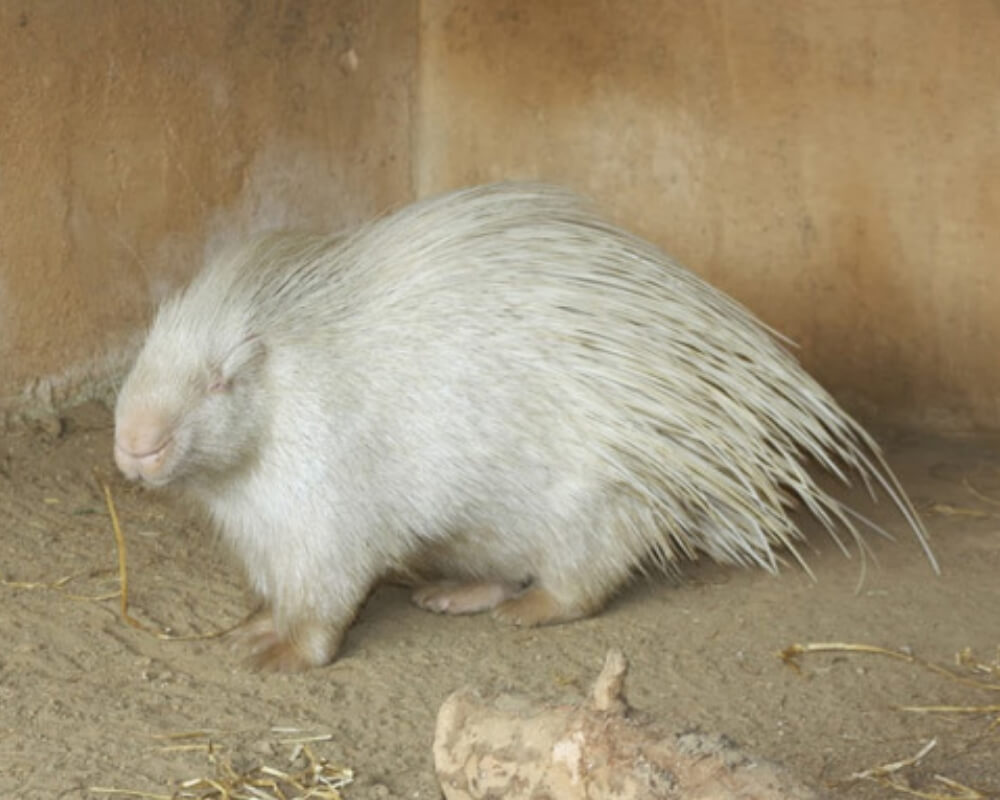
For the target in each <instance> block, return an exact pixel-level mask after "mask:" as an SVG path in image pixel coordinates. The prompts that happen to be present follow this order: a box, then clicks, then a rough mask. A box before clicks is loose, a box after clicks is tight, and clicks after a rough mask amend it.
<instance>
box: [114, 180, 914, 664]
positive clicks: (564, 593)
mask: <svg viewBox="0 0 1000 800" xmlns="http://www.w3.org/2000/svg"><path fill="white" fill-rule="evenodd" d="M115 454H116V458H117V461H118V464H119V466H120V467H121V469H122V470H123V472H124V473H125V474H126V475H128V476H130V477H133V478H136V477H138V478H142V479H144V480H145V481H146V482H148V483H150V484H152V485H156V486H161V485H166V484H176V485H179V486H181V487H183V488H185V489H187V490H189V491H190V492H191V493H193V494H194V495H196V496H198V497H200V498H201V500H203V501H204V503H205V504H206V506H207V508H208V509H209V511H210V512H211V514H212V516H213V517H214V518H215V520H216V521H217V522H218V525H219V527H220V529H221V531H222V533H223V535H224V537H225V538H226V539H227V540H228V541H229V542H230V543H231V544H232V546H233V547H234V549H235V550H236V552H237V553H238V554H239V555H240V556H241V557H242V559H243V561H244V564H245V567H246V570H247V572H248V575H249V578H250V581H251V584H252V586H253V588H254V589H255V591H256V592H257V593H258V594H259V595H260V596H261V597H262V599H263V600H264V601H265V602H266V603H267V605H268V607H269V612H268V613H267V614H265V615H264V616H262V617H260V618H259V619H258V620H257V621H256V622H254V623H252V625H251V626H250V633H249V634H248V636H249V638H250V644H251V648H252V650H253V652H254V654H255V656H256V658H257V660H258V662H259V663H261V664H264V665H270V666H274V667H277V668H284V669H295V668H301V667H305V666H309V665H315V664H321V663H324V662H326V661H328V660H330V659H331V658H333V656H334V655H335V653H336V649H337V646H338V644H339V642H340V639H341V637H342V635H343V633H344V631H345V629H346V627H347V626H348V624H349V622H350V620H351V618H352V616H353V615H354V613H355V611H356V610H357V608H358V607H359V605H360V604H361V603H362V601H363V599H364V597H365V596H366V594H367V592H368V591H369V590H370V588H371V587H372V585H373V583H374V582H375V581H376V580H377V579H379V577H381V576H383V575H384V574H386V573H387V572H389V571H406V570H413V569H415V568H419V569H421V570H426V569H431V570H432V571H433V572H434V574H435V575H436V576H439V577H441V578H449V579H451V580H452V581H453V582H441V583H436V584H431V585H429V586H425V587H423V588H421V589H419V590H418V591H417V593H416V594H415V599H416V600H417V602H419V603H420V604H421V605H424V606H425V607H427V608H431V609H434V610H438V611H449V612H452V613H463V612H472V611H479V610H484V609H487V608H494V609H495V611H494V614H495V616H497V617H498V618H500V619H504V620H507V621H510V622H514V623H517V624H527V625H533V624H541V623H547V622H558V621H563V620H570V619H574V618H576V617H580V616H582V615H586V614H590V613H593V612H595V611H597V610H598V609H599V608H600V607H601V606H602V605H603V604H604V602H605V601H606V600H607V598H608V597H609V595H610V594H611V593H612V592H614V591H615V590H616V589H617V588H618V587H619V586H621V584H622V583H623V582H624V581H625V580H626V579H627V578H628V577H629V575H630V574H632V573H633V572H634V571H635V570H636V569H641V568H642V567H643V566H644V565H648V564H660V565H666V564H670V563H672V562H675V561H676V560H677V559H678V558H680V557H682V556H694V555H695V554H696V553H698V552H701V553H705V554H707V555H708V556H709V557H711V558H712V559H715V560H717V561H723V562H729V563H736V564H753V565H759V566H762V567H765V568H767V569H772V570H773V569H774V568H775V566H776V560H777V556H776V550H777V549H780V548H785V549H788V550H790V551H791V552H792V553H795V552H796V551H795V540H796V538H797V536H798V532H797V530H796V527H795V526H794V525H793V523H792V521H791V519H790V518H789V509H790V507H791V506H792V505H793V503H795V502H801V503H802V504H804V505H805V507H806V508H808V509H809V511H811V512H812V513H813V514H814V515H815V516H816V517H817V518H818V519H819V520H820V521H821V522H822V523H823V525H824V526H826V528H827V529H828V530H829V531H830V532H831V534H834V535H836V532H837V531H838V529H840V530H846V531H848V532H850V533H851V534H852V535H854V536H855V537H857V535H858V534H857V531H855V527H854V521H855V517H856V515H855V514H854V513H853V512H851V511H849V510H848V509H847V508H846V507H845V506H844V505H843V504H842V503H841V502H840V501H838V500H836V499H834V498H833V497H831V496H829V495H828V494H826V493H825V492H824V491H822V490H821V489H820V488H819V487H818V486H817V484H816V483H815V482H814V480H813V478H812V477H811V476H810V474H809V473H808V471H807V469H806V466H805V462H806V461H807V460H808V459H809V458H812V459H815V461H816V462H818V464H820V465H822V466H823V467H825V468H826V469H828V470H830V471H831V472H833V473H834V474H835V475H837V476H838V477H840V478H844V479H846V478H847V476H848V475H849V474H851V473H855V474H859V475H861V476H863V477H864V479H865V480H866V482H872V483H874V484H877V485H879V486H881V488H882V489H883V490H885V491H886V492H887V493H888V494H889V496H890V497H891V498H892V499H893V500H894V501H895V503H896V505H897V506H898V507H899V509H900V511H901V512H902V514H903V516H904V517H905V518H906V520H907V522H908V523H909V525H910V527H912V529H913V530H914V532H915V533H916V535H917V537H918V538H919V539H920V541H921V543H922V544H923V546H924V547H925V549H927V542H926V534H925V531H924V528H923V526H922V525H921V522H920V520H919V519H918V517H917V515H916V513H915V512H914V510H913V507H912V506H911V504H910V502H909V501H908V500H907V498H906V496H905V494H904V493H903V491H902V489H901V488H900V487H899V484H898V483H897V482H896V480H895V478H894V477H893V475H892V474H891V472H890V471H889V469H888V467H887V466H886V465H885V463H884V461H883V460H882V458H881V456H880V455H879V451H878V449H877V447H876V445H875V444H874V443H873V442H872V440H871V439H870V438H869V437H868V435H867V434H866V433H865V432H864V431H863V430H862V429H861V428H860V427H859V426H858V425H857V424H856V423H855V422H854V421H853V420H852V419H851V418H850V417H848V416H847V414H845V413H844V412H843V411H842V410H841V409H840V408H839V407H838V406H837V404H836V403H835V402H834V401H833V399H832V398H831V397H830V396H829V395H828V394H827V393H826V392H825V391H823V389H821V388H820V387H819V386H818V385H817V384H816V382H815V381H813V380H812V379H811V378H810V377H809V376H808V375H807V374H806V373H805V372H804V371H803V370H802V369H801V368H800V366H799V365H798V364H797V363H796V361H795V360H794V359H793V358H792V357H791V356H790V355H789V354H788V353H787V352H786V351H785V350H784V349H783V348H782V347H781V346H780V345H779V344H778V343H777V342H776V341H775V339H774V338H773V337H772V335H771V334H770V332H769V331H768V330H767V329H766V328H765V327H764V326H763V325H762V324H761V323H760V322H758V321H757V320H756V319H755V318H754V317H753V316H752V315H751V314H750V313H749V312H747V311H746V310H745V309H744V308H742V307H741V306H740V305H739V304H737V303H736V302H734V301H733V300H731V299H730V298H728V297H726V296H725V295H724V294H722V293H721V292H719V291H717V290H715V289H713V288H712V287H710V286H709V285H708V284H706V283H704V282H703V281H701V280H700V279H699V278H697V277H695V276H694V275H693V274H692V273H690V272H688V271H686V270H685V269H683V268H681V267H679V266H677V265H676V264H675V263H673V262H672V261H671V260H670V259H669V258H668V257H667V256H665V255H664V254H663V253H662V252H661V251H659V250H658V249H656V248H655V247H654V246H652V245H651V244H649V243H647V242H645V241H643V240H641V239H639V238H636V237H635V236H632V235H630V234H628V233H626V232H624V231H622V230H620V229H619V228H617V227H615V226H613V225H611V224H609V223H608V222H606V221H605V220H603V219H602V218H601V217H599V216H597V215H595V213H593V212H592V211H591V210H590V209H589V208H588V207H587V206H586V204H585V203H584V202H582V201H581V200H580V199H578V198H577V197H576V196H575V195H573V194H571V193H569V192H567V191H565V190H562V189H558V188H554V187H549V186H543V185H534V184H502V185H493V186H485V187H479V188H473V189H468V190H464V191H459V192H454V193H451V194H446V195H443V196H439V197H435V198H432V199H429V200H426V201H423V202H420V203H417V204H414V205H411V206H409V207H407V208H404V209H403V210H401V211H399V212H397V213H394V214H391V215H389V216H386V217H384V218H382V219H380V220H378V221H376V222H374V223H372V224H369V225H367V226H365V227H363V228H361V229H360V230H358V231H355V232H352V233H349V234H347V235H345V236H343V237H323V236H312V235H305V234H293V233H286V234H273V235H268V236H264V237H260V238H257V239H255V240H253V241H252V242H250V243H249V244H247V245H245V246H243V247H241V248H238V249H235V250H234V251H232V252H230V253H228V254H227V255H226V256H224V257H221V258H219V259H216V260H215V261H214V262H213V263H211V264H210V265H209V266H208V267H207V268H206V269H205V270H204V271H203V272H202V273H201V274H200V275H199V276H198V277H197V278H196V279H195V280H194V282H193V283H192V284H191V285H190V286H189V287H188V289H187V290H186V291H184V292H182V293H181V294H180V295H178V296H177V297H176V298H174V299H172V300H171V301H169V302H168V303H166V304H165V305H164V306H163V307H162V308H161V309H160V311H159V314H158V316H157V318H156V320H155V323H154V325H153V327H152V330H151V331H150V333H149V337H148V340H147V341H146V344H145V346H144V348H143V350H142V352H141V353H140V355H139V357H138V360H137V361H136V364H135V366H134V368H133V370H132V372H131V374H130V375H129V377H128V379H127V380H126V382H125V384H124V386H123V388H122V391H121V394H120V396H119V398H118V405H117V410H116V439H115ZM927 554H928V557H930V558H931V560H932V563H933V556H932V555H931V553H930V550H929V549H927Z"/></svg>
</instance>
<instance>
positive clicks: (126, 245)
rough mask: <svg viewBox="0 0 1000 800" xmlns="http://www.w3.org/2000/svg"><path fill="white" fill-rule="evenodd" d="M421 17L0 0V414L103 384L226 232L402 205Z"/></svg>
mask: <svg viewBox="0 0 1000 800" xmlns="http://www.w3.org/2000/svg"><path fill="white" fill-rule="evenodd" d="M416 11H417V5H416V2H406V1H405V0H338V2H336V3H330V2H325V0H254V2H250V3H243V2H238V0H219V2H212V3H201V2H177V3H175V2H164V3H159V2H156V3H154V2H124V3H123V2H116V0H82V1H80V0H32V1H31V2H15V1H14V0H0V109H3V113H2V114H0V224H2V233H0V412H2V411H4V410H6V411H7V413H8V416H9V415H11V414H14V413H16V412H19V411H22V410H29V411H31V412H33V413H35V412H44V411H45V410H46V409H48V408H53V407H55V408H58V407H59V406H61V405H64V404H66V403H69V402H73V401H74V400H76V399H80V398H83V397H87V396H89V395H92V394H94V393H100V392H106V390H107V388H108V386H109V384H110V383H111V382H113V381H114V379H115V377H116V375H118V374H119V373H120V372H121V368H122V365H123V363H124V362H125V361H126V360H127V359H128V357H129V354H130V353H131V351H132V348H133V346H134V343H135V341H136V338H137V335H138V334H139V333H140V332H141V330H142V328H143V326H144V325H145V324H146V322H147V320H148V319H149V316H150V313H151V311H152V309H153V307H154V306H155V304H156V303H157V302H158V301H159V300H160V299H161V298H162V297H163V296H164V295H165V294H166V293H167V292H169V291H170V290H171V289H173V288H174V287H176V286H178V285H180V284H182V283H183V282H184V281H185V280H186V279H187V278H188V277H189V276H190V275H191V274H192V272H193V271H194V270H195V269H196V268H197V267H198V266H199V265H200V263H201V261H202V259H203V257H204V253H205V251H206V250H211V249H212V248H213V247H217V246H218V245H219V244H220V243H222V242H224V241H225V240H227V239H231V238H233V237H235V236H239V235H241V234H243V233H246V232H247V231H250V230H255V229H261V228H270V227H275V226H279V225H283V224H299V225H315V226H324V227H340V226H342V225H346V224H351V223H354V222H357V221H359V220H361V219H364V218H366V217H368V216H370V215H372V214H375V213H377V212H380V211H382V210H384V209H385V208H387V207H389V206H391V205H394V204H396V203H398V202H401V201H404V200H406V199H409V197H410V195H411V191H412V186H411V178H412V170H411V165H410V155H411V151H410V146H409V137H410V130H411V125H410V117H411V114H412V100H413V96H414V79H415V75H416V69H415V66H416V48H417V30H416V23H417V14H416ZM0 416H2V414H0Z"/></svg>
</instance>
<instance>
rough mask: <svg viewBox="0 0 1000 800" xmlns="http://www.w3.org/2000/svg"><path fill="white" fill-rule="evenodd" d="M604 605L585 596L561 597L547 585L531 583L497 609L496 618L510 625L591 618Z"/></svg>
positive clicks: (525, 626) (552, 623) (495, 610)
mask: <svg viewBox="0 0 1000 800" xmlns="http://www.w3.org/2000/svg"><path fill="white" fill-rule="evenodd" d="M602 605H603V603H602V602H596V601H593V600H591V599H584V598H577V599H574V600H572V601H566V600H561V599H559V598H558V597H556V595H555V594H553V593H552V592H550V591H549V590H548V589H546V588H545V587H544V586H531V587H529V588H527V589H525V590H524V591H523V592H521V593H520V594H519V595H517V596H516V597H512V598H510V599H509V600H505V601H504V602H502V603H501V604H500V605H498V606H497V607H496V608H495V609H493V618H494V619H496V620H499V621H500V622H505V623H507V624H508V625H517V626H519V627H523V628H531V627H535V626H537V625H555V624H557V623H559V622H570V621H571V620H574V619H580V618H581V617H589V616H590V615H591V614H593V613H595V612H596V611H598V610H599V609H600V607H601V606H602Z"/></svg>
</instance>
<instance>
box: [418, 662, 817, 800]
mask: <svg viewBox="0 0 1000 800" xmlns="http://www.w3.org/2000/svg"><path fill="white" fill-rule="evenodd" d="M626 670H627V663H626V661H625V657H624V655H622V653H621V652H619V651H614V650H613V651H611V652H609V653H608V656H607V660H606V662H605V665H604V669H603V670H602V671H601V674H600V676H599V677H598V679H597V681H596V683H595V684H594V688H593V690H592V692H591V695H590V697H589V698H588V699H587V701H586V702H584V703H582V704H580V705H578V706H556V705H545V704H540V703H536V702H532V701H531V700H529V699H527V698H524V697H519V696H515V695H498V696H496V697H493V698H490V699H483V698H482V697H480V696H479V695H478V694H477V693H475V692H473V691H471V690H468V689H465V690H461V691H458V692H455V693H454V694H452V695H451V696H450V697H449V698H448V699H447V700H446V701H445V702H444V704H443V705H442V706H441V710H440V711H439V713H438V720H437V731H436V735H435V738H434V764H435V768H436V769H437V775H438V780H439V781H440V782H441V788H442V790H443V791H444V795H445V797H446V798H447V800H472V799H473V798H477V799H478V798H500V797H502V798H504V799H505V800H518V798H552V800H575V798H588V800H593V798H616V799H620V800H647V798H648V799H649V800H653V798H656V800H819V798H820V795H818V794H817V793H816V792H815V791H813V790H812V789H810V788H808V787H807V786H804V785H803V784H801V783H799V782H797V781H795V780H794V779H793V778H792V777H791V776H789V775H788V774H787V773H785V772H784V771H782V770H781V769H780V768H778V767H776V766H775V765H772V764H768V763H766V762H763V761H761V760H759V759H756V758H753V757H751V756H749V755H747V754H746V753H744V752H742V751H740V750H739V749H737V748H736V747H735V746H734V745H733V744H732V743H730V742H728V741H727V740H725V739H724V738H723V737H721V736H711V735H706V734H701V733H694V732H679V731H677V730H670V729H668V728H666V727H664V726H662V725H659V724H658V723H656V722H654V721H653V720H651V719H648V718H643V717H642V715H640V714H637V713H636V712H635V711H633V710H631V709H629V707H628V704H627V702H626V700H625V695H624V679H625V673H626Z"/></svg>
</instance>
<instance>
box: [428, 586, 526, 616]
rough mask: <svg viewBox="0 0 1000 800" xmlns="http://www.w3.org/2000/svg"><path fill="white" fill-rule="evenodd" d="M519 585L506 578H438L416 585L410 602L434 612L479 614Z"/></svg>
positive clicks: (512, 593) (512, 591)
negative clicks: (422, 584) (441, 579)
mask: <svg viewBox="0 0 1000 800" xmlns="http://www.w3.org/2000/svg"><path fill="white" fill-rule="evenodd" d="M520 588H521V587H520V586H518V585H517V584H514V583H509V582H507V581H469V582H465V583H460V582H458V581H440V582H438V583H428V584H425V585H424V586H420V587H418V588H417V589H416V590H415V591H414V592H413V602H414V603H416V604H417V605H418V606H420V607H421V608H424V609H426V610H428V611H433V612H435V613H437V614H478V613H479V612H481V611H489V610H490V609H491V608H496V607H497V606H498V605H500V604H501V603H503V602H505V601H507V600H508V598H511V597H513V596H514V595H516V594H517V592H518V591H519V590H520Z"/></svg>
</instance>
